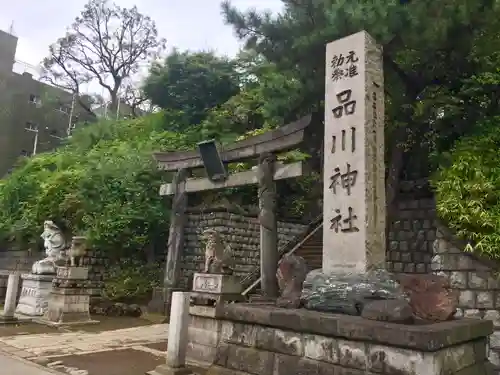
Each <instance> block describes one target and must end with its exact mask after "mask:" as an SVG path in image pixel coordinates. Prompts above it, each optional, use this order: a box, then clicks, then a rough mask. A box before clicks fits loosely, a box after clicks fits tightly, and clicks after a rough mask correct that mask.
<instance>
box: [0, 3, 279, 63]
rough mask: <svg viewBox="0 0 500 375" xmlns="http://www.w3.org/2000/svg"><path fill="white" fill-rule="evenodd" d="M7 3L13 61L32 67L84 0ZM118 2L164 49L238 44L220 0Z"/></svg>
mask: <svg viewBox="0 0 500 375" xmlns="http://www.w3.org/2000/svg"><path fill="white" fill-rule="evenodd" d="M0 2H2V3H3V2H6V3H8V6H5V5H4V6H3V7H2V10H1V12H0V29H2V30H5V31H9V29H10V26H11V24H12V25H13V30H14V34H15V35H16V36H17V37H18V38H19V42H18V47H17V55H16V59H18V60H22V61H25V62H27V63H29V64H32V65H38V64H39V63H40V61H41V60H42V59H43V58H44V57H45V56H46V55H47V52H48V46H49V45H50V44H51V43H53V42H55V41H56V40H57V38H59V37H61V36H63V35H64V33H65V30H66V27H67V26H69V25H70V24H71V23H72V21H73V20H74V18H75V17H76V16H77V15H78V14H79V13H80V11H81V10H82V9H83V6H84V4H85V3H86V2H87V0H44V1H36V0H0ZM115 2H116V3H117V4H118V5H120V6H123V7H130V6H133V5H137V7H138V8H139V11H140V12H141V13H143V14H146V15H149V16H150V17H151V18H153V19H154V20H155V21H156V24H157V26H158V30H159V33H160V36H162V37H164V38H166V39H167V44H168V47H169V48H171V47H178V48H180V49H190V50H200V49H205V50H206V49H215V50H216V51H217V52H219V53H221V54H228V55H234V54H235V53H236V52H237V51H238V48H239V45H238V41H237V40H236V38H235V37H234V34H233V31H232V29H231V27H229V26H226V25H224V23H223V19H222V16H221V14H220V0H117V1H115ZM232 2H233V4H234V5H236V6H237V7H238V8H240V9H248V8H257V9H259V10H264V9H269V10H272V11H279V10H280V8H281V4H282V3H281V1H280V0H233V1H232Z"/></svg>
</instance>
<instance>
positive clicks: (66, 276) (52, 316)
mask: <svg viewBox="0 0 500 375" xmlns="http://www.w3.org/2000/svg"><path fill="white" fill-rule="evenodd" d="M87 286H88V268H85V267H58V268H57V276H56V278H55V279H54V280H53V282H52V291H51V293H50V298H49V301H48V309H47V312H46V313H45V315H44V317H43V319H40V320H38V322H40V323H43V324H48V325H54V326H58V325H75V324H92V323H98V322H97V321H95V320H92V319H91V318H90V308H89V305H90V295H89V291H88V290H87Z"/></svg>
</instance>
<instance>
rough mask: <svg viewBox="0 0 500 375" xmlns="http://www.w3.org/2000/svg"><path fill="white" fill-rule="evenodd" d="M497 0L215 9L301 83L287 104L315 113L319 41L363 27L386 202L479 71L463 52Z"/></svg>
mask: <svg viewBox="0 0 500 375" xmlns="http://www.w3.org/2000/svg"><path fill="white" fill-rule="evenodd" d="M496 3H498V2H497V1H495V0H446V1H444V2H443V1H440V2H437V1H431V0H422V1H411V0H407V1H401V0H385V1H379V2H373V1H366V0H352V1H340V0H300V1H298V0H283V5H284V9H283V11H282V13H281V14H279V15H277V16H273V15H271V14H269V13H259V12H257V11H247V12H241V11H239V10H237V9H236V8H235V7H233V6H232V5H231V3H230V2H229V1H225V2H223V4H222V9H223V14H224V16H225V20H226V22H227V23H228V24H230V25H232V26H233V27H234V29H235V31H236V33H237V35H238V36H239V38H240V39H241V40H243V41H245V42H246V47H247V48H249V49H254V50H256V51H257V52H258V53H260V54H262V55H263V56H265V57H266V59H267V60H268V61H270V62H272V63H274V64H276V66H277V67H278V68H279V69H280V70H281V71H286V72H289V74H292V75H293V76H294V77H295V78H296V79H297V80H298V81H299V82H300V84H301V86H302V88H301V93H302V101H301V103H299V106H298V107H297V106H296V107H295V108H293V110H294V111H296V112H304V111H317V112H319V113H321V112H322V101H323V98H324V74H325V63H324V48H325V44H326V43H328V42H330V41H332V40H335V39H338V38H341V37H343V36H346V35H349V34H351V33H355V32H358V31H360V30H363V29H364V30H367V31H368V32H369V33H370V34H372V35H373V36H374V37H375V38H376V39H377V41H378V42H379V43H381V44H382V45H383V47H384V65H385V73H386V77H385V79H386V95H387V119H388V121H387V132H386V134H387V138H388V141H387V142H386V144H388V145H389V147H388V150H387V151H388V157H387V160H388V161H389V163H388V164H389V168H388V181H387V182H388V188H387V193H388V199H387V200H388V203H389V204H391V203H393V202H394V201H395V197H396V192H397V191H398V185H399V180H400V177H401V175H402V171H403V170H404V166H405V160H408V159H410V158H405V153H406V152H407V151H408V150H411V149H415V148H416V147H417V146H418V147H421V146H420V144H419V143H417V142H416V140H417V139H419V140H421V139H424V138H423V135H425V134H428V133H429V132H430V131H431V130H432V131H433V134H438V135H439V134H441V131H442V130H443V128H445V129H448V130H449V129H451V128H452V127H453V126H456V124H453V123H452V122H450V121H448V122H446V121H445V120H446V118H444V117H443V118H441V119H440V118H439V116H438V113H437V111H438V110H439V109H440V108H442V107H443V106H444V103H445V101H446V100H447V99H448V98H449V95H450V94H452V93H456V92H457V91H460V89H461V87H462V86H463V82H464V80H466V79H468V78H470V77H471V76H473V75H474V74H475V72H477V70H478V69H479V65H480V64H479V62H478V61H477V59H473V58H470V56H471V55H472V53H473V52H474V49H475V48H476V47H474V46H475V45H476V44H477V42H478V40H477V39H478V38H481V33H483V32H484V28H485V26H486V25H488V24H490V25H491V22H492V21H491V19H490V18H493V19H494V18H495V17H486V15H487V14H498V10H497V9H496ZM495 12H496V13H495ZM270 100H272V99H271V98H270ZM319 118H321V116H319ZM461 123H463V122H461ZM470 125H471V124H470V122H469V128H470ZM318 128H322V126H321V124H320V126H319V127H318ZM460 131H461V132H462V133H463V132H464V131H467V129H466V127H462V128H461V129H460ZM443 134H444V133H443ZM455 136H456V132H455ZM424 143H425V142H424ZM427 146H428V145H426V147H427ZM320 148H321V147H320ZM389 211H390V210H389Z"/></svg>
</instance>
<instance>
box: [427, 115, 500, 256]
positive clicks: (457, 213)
mask: <svg viewBox="0 0 500 375" xmlns="http://www.w3.org/2000/svg"><path fill="white" fill-rule="evenodd" d="M499 149H500V117H496V118H493V119H491V120H488V121H486V122H484V123H483V124H481V125H480V126H479V127H478V132H477V133H476V135H474V136H469V137H467V138H464V139H462V140H461V141H460V142H458V144H457V145H456V146H455V148H454V149H453V151H452V152H451V153H450V154H449V155H445V158H444V160H445V164H443V166H442V167H441V168H440V169H439V171H438V173H437V174H436V175H435V176H434V178H433V185H434V187H435V189H436V198H437V212H438V216H439V217H440V218H441V219H443V220H444V221H445V222H446V223H447V224H448V226H449V227H450V228H451V229H453V230H454V231H455V232H456V233H457V235H458V236H459V237H460V238H462V239H465V240H466V241H468V242H469V245H468V246H467V250H469V251H475V252H477V253H480V254H483V255H487V256H489V257H490V258H493V259H498V258H500V152H499Z"/></svg>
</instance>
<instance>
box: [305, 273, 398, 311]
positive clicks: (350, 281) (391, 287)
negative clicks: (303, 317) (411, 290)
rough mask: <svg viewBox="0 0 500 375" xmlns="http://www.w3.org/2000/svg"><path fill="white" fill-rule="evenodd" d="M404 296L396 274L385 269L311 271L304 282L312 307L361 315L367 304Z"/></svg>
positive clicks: (307, 305) (310, 306)
mask: <svg viewBox="0 0 500 375" xmlns="http://www.w3.org/2000/svg"><path fill="white" fill-rule="evenodd" d="M391 299H404V293H403V290H402V288H401V287H400V285H399V284H398V282H397V281H396V279H395V277H394V276H393V275H391V274H390V273H388V272H387V271H386V270H383V269H375V270H370V271H368V272H365V273H332V272H323V271H321V270H314V271H311V272H310V273H309V274H308V275H307V278H306V280H305V282H304V288H303V291H302V300H303V301H304V303H305V307H306V308H307V309H310V310H316V311H324V312H331V313H336V314H348V315H361V312H362V311H363V309H364V307H365V305H366V304H368V303H370V302H372V301H377V300H391Z"/></svg>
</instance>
